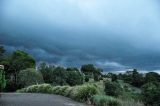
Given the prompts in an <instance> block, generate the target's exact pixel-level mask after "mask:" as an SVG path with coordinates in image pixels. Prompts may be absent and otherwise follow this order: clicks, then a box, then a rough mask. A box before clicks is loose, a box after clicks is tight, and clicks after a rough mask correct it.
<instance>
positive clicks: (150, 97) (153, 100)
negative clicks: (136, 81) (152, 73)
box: [142, 82, 160, 106]
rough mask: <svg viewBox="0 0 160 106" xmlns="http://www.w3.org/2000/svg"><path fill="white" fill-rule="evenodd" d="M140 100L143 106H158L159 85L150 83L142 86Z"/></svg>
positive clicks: (159, 102)
mask: <svg viewBox="0 0 160 106" xmlns="http://www.w3.org/2000/svg"><path fill="white" fill-rule="evenodd" d="M142 96H143V97H142V98H143V101H144V103H145V105H152V106H159V105H160V83H159V82H154V83H153V82H152V83H147V84H145V85H144V86H143V91H142Z"/></svg>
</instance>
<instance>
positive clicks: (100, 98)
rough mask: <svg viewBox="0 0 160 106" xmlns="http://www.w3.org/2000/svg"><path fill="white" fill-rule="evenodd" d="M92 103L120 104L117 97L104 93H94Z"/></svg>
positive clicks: (102, 105) (112, 105)
mask: <svg viewBox="0 0 160 106" xmlns="http://www.w3.org/2000/svg"><path fill="white" fill-rule="evenodd" d="M92 104H94V105H95V106H120V102H119V101H118V100H117V99H115V98H113V97H110V96H105V95H94V96H93V98H92Z"/></svg>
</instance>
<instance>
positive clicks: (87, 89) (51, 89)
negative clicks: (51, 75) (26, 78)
mask: <svg viewBox="0 0 160 106" xmlns="http://www.w3.org/2000/svg"><path fill="white" fill-rule="evenodd" d="M17 92H20V93H50V94H51V93H53V94H58V95H63V96H67V97H70V98H72V99H74V100H77V101H81V102H85V101H88V100H90V99H91V98H92V97H93V95H95V94H97V93H98V92H97V88H96V87H95V86H93V85H81V86H75V87H69V86H51V85H50V84H41V85H32V86H29V87H27V88H23V89H20V90H17Z"/></svg>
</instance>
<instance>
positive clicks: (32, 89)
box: [17, 84, 52, 94]
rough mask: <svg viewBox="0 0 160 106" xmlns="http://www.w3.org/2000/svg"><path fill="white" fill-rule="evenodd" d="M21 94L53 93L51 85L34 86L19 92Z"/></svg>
mask: <svg viewBox="0 0 160 106" xmlns="http://www.w3.org/2000/svg"><path fill="white" fill-rule="evenodd" d="M17 92H19V93H49V94H50V93H52V86H51V85H50V84H41V85H32V86H29V87H27V88H23V89H20V90H17Z"/></svg>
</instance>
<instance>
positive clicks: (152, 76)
mask: <svg viewBox="0 0 160 106" xmlns="http://www.w3.org/2000/svg"><path fill="white" fill-rule="evenodd" d="M148 82H160V75H159V74H158V73H156V72H149V73H147V74H146V75H145V83H148Z"/></svg>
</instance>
